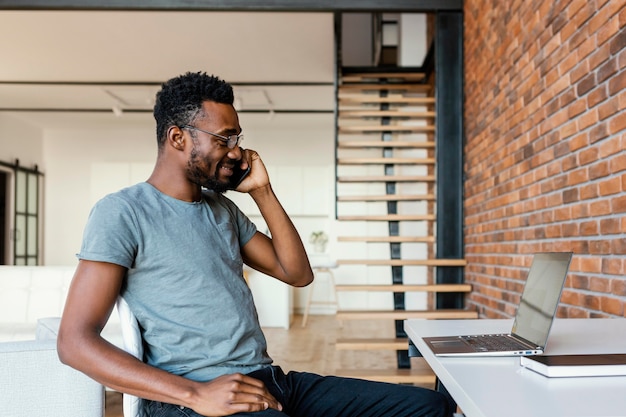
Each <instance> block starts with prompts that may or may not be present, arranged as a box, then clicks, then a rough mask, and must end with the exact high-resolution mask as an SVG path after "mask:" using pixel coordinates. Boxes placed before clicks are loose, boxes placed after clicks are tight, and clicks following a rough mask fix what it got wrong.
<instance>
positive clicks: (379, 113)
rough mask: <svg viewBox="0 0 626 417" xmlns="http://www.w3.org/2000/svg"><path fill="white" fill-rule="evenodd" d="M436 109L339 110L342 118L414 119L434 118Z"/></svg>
mask: <svg viewBox="0 0 626 417" xmlns="http://www.w3.org/2000/svg"><path fill="white" fill-rule="evenodd" d="M435 116H436V113H435V112H434V111H402V110H339V117H340V118H372V117H376V118H377V117H394V118H395V117H409V118H414V119H432V118H434V117H435Z"/></svg>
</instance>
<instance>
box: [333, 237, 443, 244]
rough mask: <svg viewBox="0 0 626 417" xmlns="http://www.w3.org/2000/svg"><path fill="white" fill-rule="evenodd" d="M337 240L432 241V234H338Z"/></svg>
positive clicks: (382, 241) (433, 238) (433, 240)
mask: <svg viewBox="0 0 626 417" xmlns="http://www.w3.org/2000/svg"><path fill="white" fill-rule="evenodd" d="M337 240H338V241H339V242H381V243H386V242H389V243H414V242H415V243H434V242H435V237H434V236H339V237H337Z"/></svg>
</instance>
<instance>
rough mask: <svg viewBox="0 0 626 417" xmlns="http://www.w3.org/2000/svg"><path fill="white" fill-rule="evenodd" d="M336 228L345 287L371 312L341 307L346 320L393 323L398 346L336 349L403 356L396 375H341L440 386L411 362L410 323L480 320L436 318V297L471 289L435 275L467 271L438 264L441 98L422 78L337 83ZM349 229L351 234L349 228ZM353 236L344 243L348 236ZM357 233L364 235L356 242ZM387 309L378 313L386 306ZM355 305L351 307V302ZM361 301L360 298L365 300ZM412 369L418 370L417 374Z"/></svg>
mask: <svg viewBox="0 0 626 417" xmlns="http://www.w3.org/2000/svg"><path fill="white" fill-rule="evenodd" d="M337 103H338V111H337V148H336V149H337V158H336V163H337V172H336V174H337V176H336V184H337V185H336V187H337V188H336V196H337V200H336V204H337V220H338V221H339V226H340V228H341V230H340V231H339V236H338V241H339V242H340V250H339V253H341V254H342V255H341V256H342V258H340V259H338V260H337V264H338V265H339V266H340V268H344V270H347V269H348V268H351V269H350V272H349V273H348V272H346V273H345V275H344V276H346V275H349V276H350V277H351V278H350V282H349V283H342V284H341V285H337V286H336V291H337V292H338V294H339V295H340V299H341V293H342V292H351V293H352V294H359V293H360V294H361V298H360V299H362V300H364V304H366V306H365V307H364V308H358V306H355V305H354V303H355V302H352V304H351V305H350V306H348V307H346V309H343V308H344V306H342V304H341V303H340V304H339V310H338V311H337V319H338V320H340V321H342V322H344V321H348V320H387V321H389V326H390V327H391V328H395V333H396V337H394V338H382V337H381V338H377V337H376V335H371V336H372V337H370V338H346V339H338V340H337V342H336V349H338V350H351V351H355V354H356V351H372V350H387V351H395V352H396V355H397V358H398V366H397V368H395V369H386V370H381V369H371V370H367V369H359V370H348V369H344V370H339V371H338V373H339V374H340V375H342V376H351V377H358V378H365V379H371V380H378V381H385V382H395V383H409V384H416V385H424V386H432V383H433V382H434V375H433V373H432V371H430V369H429V368H428V367H427V366H426V365H424V364H423V363H422V362H417V363H418V364H417V365H416V360H415V359H413V360H411V358H409V357H408V340H407V338H406V334H405V333H404V331H403V328H402V327H403V320H404V319H409V318H425V319H460V318H477V314H476V312H474V311H469V310H465V309H437V308H436V305H435V304H436V302H435V299H436V298H435V294H437V293H444V292H445V293H454V294H457V295H458V296H459V297H463V295H464V294H465V293H467V292H469V291H470V290H471V288H470V286H469V285H467V284H436V283H435V272H434V270H435V268H447V267H457V268H458V267H463V266H465V260H464V259H440V258H437V256H436V239H435V236H434V235H435V230H436V229H435V222H436V221H438V220H439V221H441V219H436V218H435V212H436V211H435V207H436V198H437V196H436V195H435V181H436V178H435V172H436V171H435V164H436V158H435V124H434V120H435V117H436V114H435V112H434V108H435V99H434V97H433V91H432V86H431V84H430V83H429V82H428V80H427V79H426V76H425V75H424V74H422V73H419V72H369V71H365V72H360V73H358V72H352V73H346V72H345V71H344V74H343V75H342V77H341V81H340V82H339V83H338V97H337ZM342 225H346V227H345V228H344V227H341V226H342ZM344 229H345V230H349V231H350V233H349V234H345V235H344V234H343V233H342V232H343V230H344ZM355 230H356V231H357V232H356V233H355ZM381 297H386V300H387V301H384V303H386V304H387V305H389V308H388V309H372V308H369V307H368V305H369V304H370V303H369V301H368V300H370V299H372V298H373V299H376V300H377V301H380V300H381ZM351 299H352V298H351ZM357 299H359V298H358V297H357ZM412 364H413V366H412Z"/></svg>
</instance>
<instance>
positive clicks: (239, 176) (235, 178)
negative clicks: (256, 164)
mask: <svg viewBox="0 0 626 417" xmlns="http://www.w3.org/2000/svg"><path fill="white" fill-rule="evenodd" d="M250 168H251V166H250V164H248V168H246V169H241V167H240V166H239V162H237V163H236V165H235V166H234V167H233V175H231V176H230V179H229V182H230V184H229V185H228V188H229V189H231V190H234V189H235V188H237V187H239V184H241V181H243V179H244V178H246V176H247V175H248V174H249V173H250Z"/></svg>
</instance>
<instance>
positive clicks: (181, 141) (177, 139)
mask: <svg viewBox="0 0 626 417" xmlns="http://www.w3.org/2000/svg"><path fill="white" fill-rule="evenodd" d="M167 143H168V144H169V145H171V146H172V147H174V148H175V149H177V150H179V151H182V150H183V149H185V137H184V136H183V131H182V129H181V128H180V127H178V126H170V127H169V128H168V129H167Z"/></svg>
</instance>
